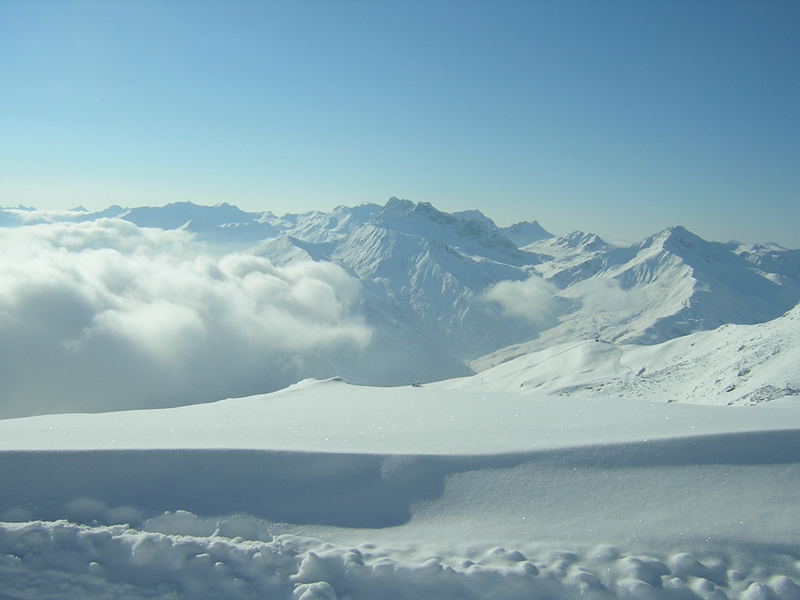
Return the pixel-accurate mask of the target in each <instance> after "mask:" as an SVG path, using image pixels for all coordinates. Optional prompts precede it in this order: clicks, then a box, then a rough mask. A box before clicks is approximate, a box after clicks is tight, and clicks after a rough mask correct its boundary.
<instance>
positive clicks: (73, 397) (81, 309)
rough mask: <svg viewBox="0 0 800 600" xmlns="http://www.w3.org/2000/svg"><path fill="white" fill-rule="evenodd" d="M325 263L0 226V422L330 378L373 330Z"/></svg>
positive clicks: (123, 234) (99, 226) (130, 234)
mask: <svg viewBox="0 0 800 600" xmlns="http://www.w3.org/2000/svg"><path fill="white" fill-rule="evenodd" d="M360 295H361V287H360V283H359V282H358V281H357V280H356V279H355V278H353V277H352V276H350V275H349V274H347V273H346V272H345V271H344V270H343V269H341V268H340V267H338V266H336V265H334V264H332V263H314V262H308V263H299V264H294V265H290V266H286V267H276V266H275V265H273V264H272V263H271V262H270V261H269V260H267V259H265V258H261V257H256V256H251V255H246V254H230V255H227V256H223V257H221V258H218V257H214V256H211V255H209V254H207V253H205V252H204V251H203V246H201V245H199V244H196V243H195V242H194V241H193V240H192V238H191V235H190V234H187V233H186V232H183V231H162V230H157V229H145V228H139V227H137V226H135V225H133V224H131V223H128V222H125V221H120V220H108V219H106V220H98V221H93V222H89V223H81V224H74V223H56V224H46V225H35V226H29V227H21V228H18V229H0V357H2V359H0V381H2V396H1V397H0V416H3V417H8V416H18V415H29V414H38V413H43V412H67V411H97V410H113V409H120V408H139V407H154V406H175V405H180V404H186V403H194V402H204V401H211V400H218V399H221V398H225V397H230V396H238V395H245V394H250V393H257V392H263V391H270V390H274V389H277V388H279V387H283V386H285V385H288V384H289V383H292V382H294V381H296V380H298V379H300V378H303V377H309V376H319V377H322V376H329V375H334V374H337V373H336V371H337V365H341V364H343V362H345V361H347V359H348V357H349V356H350V355H351V354H356V353H358V352H359V351H361V350H363V349H364V348H365V347H366V346H367V344H368V343H369V341H370V338H371V334H372V332H371V330H370V328H369V327H367V326H366V325H365V322H364V320H363V319H362V317H361V316H360V315H359V314H358V313H357V311H356V310H355V307H356V306H357V304H358V301H359V299H360Z"/></svg>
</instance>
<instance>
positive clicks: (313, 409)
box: [0, 380, 800, 598]
mask: <svg viewBox="0 0 800 600" xmlns="http://www.w3.org/2000/svg"><path fill="white" fill-rule="evenodd" d="M0 444H1V446H0V447H1V448H2V449H1V450H0V478H2V480H3V481H5V482H8V483H10V484H11V485H6V486H4V487H3V488H2V489H1V490H0V518H2V519H4V520H6V521H17V523H6V524H3V525H2V526H0V554H2V555H3V556H5V558H4V559H3V562H2V563H0V578H3V579H0V581H4V583H5V582H6V581H8V582H10V584H11V583H13V585H14V586H20V587H19V591H18V592H14V593H18V594H19V595H21V596H23V597H24V594H26V593H29V594H30V593H33V594H35V593H39V592H37V591H36V590H40V591H41V590H46V591H52V590H53V589H56V588H58V589H62V588H63V589H64V590H65V592H64V593H66V594H73V596H72V597H93V596H92V594H94V597H102V596H103V594H109V593H111V592H112V590H113V591H114V593H123V594H126V597H127V596H130V597H149V596H147V594H153V595H154V596H155V597H170V596H169V594H177V595H178V597H189V596H191V595H192V594H204V595H206V596H208V597H234V598H238V597H242V598H246V597H257V596H258V595H259V594H261V595H263V594H267V595H270V597H278V598H281V597H284V598H291V597H301V596H302V595H303V594H311V595H310V596H309V597H325V594H327V595H328V597H340V596H342V595H344V596H348V595H349V597H351V598H373V597H376V595H379V596H380V597H384V598H406V597H409V598H410V597H420V595H421V597H447V596H458V597H476V598H478V597H486V595H492V594H495V593H499V594H508V595H507V596H505V595H504V596H503V597H523V596H526V595H531V594H537V593H547V594H552V595H555V596H565V597H570V596H573V595H579V594H581V590H583V591H584V592H586V591H587V590H588V591H589V592H591V593H593V592H595V591H596V592H598V593H600V592H602V593H612V594H614V595H619V596H626V597H628V596H632V597H640V596H641V597H644V596H647V595H648V594H649V596H648V597H672V594H674V593H676V592H675V591H674V590H675V589H681V590H684V592H685V589H684V588H689V587H692V586H694V588H696V589H698V590H700V591H701V592H704V593H707V594H711V593H712V592H714V591H715V590H723V591H725V593H727V594H734V595H741V596H742V597H745V596H744V594H756V593H769V592H770V591H771V592H772V593H776V594H777V593H778V591H777V590H778V589H780V590H783V592H782V593H791V591H792V590H793V589H794V588H793V587H792V586H793V585H794V583H795V581H796V580H797V578H798V572H797V566H796V564H794V563H793V562H792V559H791V556H792V551H791V548H793V547H795V546H796V544H797V543H798V542H800V539H798V538H799V537H800V536H798V532H797V530H796V528H794V527H792V526H791V524H792V523H796V522H797V520H798V519H799V518H800V506H798V505H797V502H796V498H797V497H798V494H800V477H798V474H799V473H798V464H799V463H800V412H798V410H797V405H796V404H795V403H793V402H788V401H774V402H771V403H768V404H765V405H760V406H756V407H741V408H737V407H718V406H698V405H691V404H669V403H664V402H661V403H653V402H644V401H632V400H621V399H614V398H611V397H602V396H594V397H592V398H588V397H587V398H571V397H552V396H535V395H534V396H524V395H520V394H511V393H502V392H493V393H478V392H469V391H454V390H442V389H437V388H436V387H435V386H423V387H411V386H405V387H402V388H370V387H361V386H352V385H349V384H347V383H346V382H343V381H340V380H327V381H314V380H307V381H304V382H301V383H299V384H297V385H295V386H291V387H290V388H288V389H286V390H283V391H279V392H275V393H272V394H268V395H261V396H254V397H248V398H241V399H230V400H225V401H221V402H216V403H212V404H204V405H193V406H185V407H179V408H173V409H159V410H147V411H126V412H118V413H106V414H92V415H80V414H73V415H46V416H39V417H28V418H23V419H9V420H4V421H0ZM40 519H41V520H40ZM121 523H124V524H125V525H121ZM793 560H795V561H796V558H795V559H793ZM734 571H739V572H740V573H739V574H736V575H734V574H733V572H734ZM34 574H35V575H34ZM67 575H70V577H67ZM770 582H771V583H770ZM756 584H758V586H762V587H755V588H754V587H753V586H754V585H756ZM770 585H772V586H773V587H768V586H770ZM31 590H33V591H31ZM787 590H788V592H787ZM41 593H42V594H44V593H45V592H44V591H41ZM137 594H138V595H139V596H137ZM159 594H161V596H159ZM292 594H294V596H292ZM314 594H316V596H315V595H314ZM332 594H336V596H333V595H332ZM701 596H702V594H701ZM12 597H14V596H12ZM64 597H70V596H69V595H67V596H64ZM173 597H174V596H173ZM703 597H705V596H703Z"/></svg>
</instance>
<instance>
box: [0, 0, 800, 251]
mask: <svg viewBox="0 0 800 600" xmlns="http://www.w3.org/2000/svg"><path fill="white" fill-rule="evenodd" d="M798 32H800V2H798V1H797V0H790V1H787V2H776V1H769V0H766V1H763V2H761V1H756V0H753V1H748V2H737V1H724V2H723V1H720V2H711V1H702V0H698V1H681V2H677V1H676V2H669V1H655V0H653V1H652V2H650V1H638V0H637V1H635V2H622V1H618V2H617V1H594V0H591V1H585V2H578V1H575V2H570V1H552V2H550V1H547V2H545V1H541V2H537V1H533V0H530V1H525V2H515V1H503V0H501V1H498V2H495V1H489V0H486V1H484V2H475V1H469V0H466V1H438V0H408V1H405V0H400V1H389V0H386V1H377V2H370V1H367V0H363V1H357V2H333V1H322V0H317V1H310V0H309V1H302V0H300V1H293V2H289V1H286V2H267V1H254V2H235V1H224V2H222V1H220V2H202V1H191V2H189V1H186V2H184V1H180V0H170V1H161V0H159V1H153V2H148V1H137V2H132V1H131V2H121V1H110V2H109V1H105V0H104V1H98V2H83V1H76V2H70V1H68V0H58V1H53V2H48V1H42V0H36V1H29V0H22V1H15V0H0V86H1V88H2V89H1V91H0V205H5V206H8V205H16V204H19V203H24V204H32V205H34V206H37V207H40V208H48V207H64V208H66V207H69V206H74V205H77V204H83V205H85V206H87V207H89V208H102V207H105V206H108V205H109V204H112V203H118V204H123V205H128V206H134V205H158V204H164V203H167V202H172V201H183V200H193V201H195V202H197V203H202V204H211V203H216V202H222V201H226V202H231V203H234V204H237V205H239V206H241V207H242V208H245V209H250V210H266V209H269V210H272V211H274V212H278V213H281V212H286V211H303V210H309V209H312V208H319V209H327V208H331V207H333V206H335V205H338V204H359V203H364V202H378V203H382V202H384V201H385V200H386V198H388V197H389V196H391V195H396V196H400V197H404V198H408V199H411V200H414V201H428V202H432V203H433V204H434V205H436V206H437V207H439V208H441V209H443V210H457V209H467V208H480V209H481V210H483V211H484V212H485V213H487V214H488V215H489V216H491V217H493V218H495V220H496V221H498V222H499V223H500V224H508V223H511V222H513V221H517V220H521V219H533V218H536V219H539V220H540V222H541V223H542V224H543V225H544V226H545V227H547V228H549V229H551V230H552V231H554V232H556V233H565V232H567V231H570V230H572V229H584V230H589V231H595V232H598V233H601V234H605V235H607V236H609V237H612V238H620V239H629V240H633V239H638V238H640V237H643V236H644V235H647V234H649V233H652V232H654V231H655V230H658V229H661V228H663V227H666V226H669V225H674V224H682V225H685V226H686V227H688V228H689V229H692V230H693V231H695V232H696V233H698V234H700V235H702V236H703V237H706V238H709V239H718V240H727V239H731V238H736V239H741V240H743V241H766V240H774V241H777V242H779V243H782V244H784V245H788V246H791V247H800V81H799V80H800V33H798Z"/></svg>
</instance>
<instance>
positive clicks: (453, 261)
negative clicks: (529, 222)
mask: <svg viewBox="0 0 800 600" xmlns="http://www.w3.org/2000/svg"><path fill="white" fill-rule="evenodd" d="M487 221H488V220H487ZM271 222H272V223H273V224H275V225H276V226H281V225H282V226H284V227H286V228H287V231H289V232H291V235H283V236H281V237H280V238H275V239H271V240H266V241H265V242H263V243H262V244H260V245H259V246H258V247H256V248H255V249H254V250H253V252H254V253H255V254H257V255H260V256H265V257H268V258H270V259H271V260H272V261H273V262H275V263H277V264H287V263H290V262H297V261H299V260H330V261H333V262H335V263H337V264H339V265H341V266H343V267H344V268H345V269H347V270H348V271H349V272H350V273H352V274H353V275H354V276H356V277H357V278H358V279H359V280H360V281H361V282H362V286H363V298H364V299H363V305H362V311H363V313H364V314H365V315H366V317H367V319H368V323H369V324H370V325H371V326H372V327H373V329H374V331H375V340H374V349H373V350H370V354H372V355H374V356H375V357H374V358H372V359H369V361H368V362H370V368H369V372H370V378H369V379H368V380H364V376H363V373H362V374H359V373H350V374H347V375H345V376H346V377H348V379H350V380H352V381H355V382H367V381H369V382H371V383H374V382H375V381H376V378H375V373H377V372H380V373H382V377H385V378H388V381H391V382H397V383H401V382H403V383H407V382H408V381H409V380H411V381H413V380H417V379H419V380H423V381H430V380H434V379H439V378H441V377H442V376H457V375H460V374H465V373H468V372H469V370H468V368H467V367H466V365H465V363H464V361H465V360H468V359H471V358H475V357H477V356H480V355H482V354H485V353H486V352H490V351H492V350H494V349H497V348H499V347H502V346H506V345H508V344H510V343H514V342H516V341H522V340H524V339H528V338H529V337H531V336H534V335H535V334H536V332H537V331H538V329H539V328H538V327H536V326H534V325H532V324H531V323H529V322H526V321H525V320H523V319H519V318H513V317H512V318H509V317H508V316H507V315H505V314H503V313H502V311H501V310H500V309H499V307H497V306H496V305H493V304H492V303H490V302H488V301H486V300H485V298H484V296H483V293H484V291H485V290H486V289H487V288H488V287H490V286H492V285H494V284H496V283H498V282H501V281H508V280H512V281H520V280H525V279H527V278H528V277H530V276H531V274H532V272H531V267H532V266H533V265H534V264H536V262H537V261H538V259H537V257H536V255H535V254H532V253H528V252H522V251H520V250H519V249H518V248H517V247H516V246H515V245H514V244H512V243H511V242H510V241H509V240H507V239H506V238H504V237H503V236H501V235H500V234H499V233H498V231H497V227H495V226H493V224H491V222H489V223H486V222H481V221H475V220H470V219H462V218H458V217H455V216H453V215H449V214H447V213H443V212H441V211H438V210H437V209H435V208H434V207H433V206H431V205H430V204H427V203H419V204H415V203H412V202H409V201H408V200H400V199H397V198H392V199H390V200H389V201H388V202H387V204H386V206H384V207H379V210H375V208H374V206H372V205H368V206H367V207H357V210H353V209H346V208H344V207H341V208H339V209H337V210H336V214H335V215H329V216H328V217H325V216H323V214H321V213H316V214H308V215H292V216H291V217H290V218H289V219H286V218H285V217H284V218H282V219H274V220H272V221H271ZM311 223H314V224H315V226H314V227H312V226H310V224H311ZM298 236H304V237H305V239H300V237H298ZM388 352H394V353H396V354H395V356H394V358H392V360H381V361H379V360H378V359H377V358H376V357H386V355H387V353H388ZM362 359H364V360H367V357H366V356H365V357H362ZM378 362H380V363H381V364H380V365H379V364H377V363H378Z"/></svg>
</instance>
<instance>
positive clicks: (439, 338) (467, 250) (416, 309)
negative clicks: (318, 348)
mask: <svg viewBox="0 0 800 600" xmlns="http://www.w3.org/2000/svg"><path fill="white" fill-rule="evenodd" d="M101 218H116V219H123V220H126V221H129V222H132V223H134V224H136V225H138V226H140V227H156V228H161V229H183V230H186V231H188V232H191V233H192V234H193V235H194V236H195V238H196V239H197V240H199V241H201V242H204V243H205V244H206V246H207V247H208V248H212V249H218V250H219V251H221V252H229V251H239V252H249V253H253V254H256V255H258V256H262V257H266V258H269V259H270V260H271V261H272V262H273V263H275V264H276V265H288V264H292V263H296V262H298V261H331V262H333V263H336V264H338V265H340V266H341V267H343V268H344V269H345V270H346V271H347V272H348V273H350V274H351V275H352V276H353V277H356V278H357V279H358V280H359V281H360V283H361V286H362V294H361V299H360V304H359V306H358V309H359V311H360V312H361V313H362V314H363V315H364V318H365V319H366V322H367V324H368V325H369V326H370V327H371V328H372V330H373V338H372V342H371V344H370V346H369V347H368V348H366V349H364V350H363V351H360V352H359V353H358V355H356V356H353V355H352V354H348V355H347V360H344V359H343V360H342V361H340V362H336V361H333V363H332V364H331V365H330V372H325V373H309V375H310V376H330V375H342V376H344V377H346V378H347V379H348V380H350V381H353V382H354V383H365V384H380V385H395V384H402V383H408V382H410V381H417V380H419V381H433V380H440V379H445V378H449V377H458V376H465V375H469V374H471V373H474V372H478V371H483V370H485V369H489V368H491V367H494V366H496V365H499V364H501V363H504V362H507V361H509V360H512V359H515V358H517V357H521V356H523V355H530V354H531V353H536V352H541V351H544V350H545V349H548V348H556V347H560V345H561V344H576V343H583V342H584V341H586V340H589V341H592V342H594V341H595V340H597V341H600V342H603V343H605V344H613V345H620V344H623V345H628V346H630V345H653V344H659V343H662V342H666V341H668V340H672V339H675V338H679V337H683V336H686V335H688V334H692V333H695V332H700V331H709V330H713V329H715V328H718V327H720V326H721V325H724V324H726V323H737V324H753V323H762V322H765V321H769V320H771V319H775V318H777V317H779V316H780V315H782V314H783V313H785V312H786V311H788V310H790V309H791V308H792V307H794V306H795V305H796V304H797V303H798V301H800V251H799V250H790V249H786V248H782V247H780V246H777V245H775V244H761V245H751V246H748V245H743V244H738V243H735V242H728V243H719V242H709V241H706V240H703V239H702V238H700V237H698V236H697V235H695V234H693V233H691V232H690V231H687V230H686V229H685V228H683V227H680V226H676V227H669V228H667V229H664V230H662V231H659V232H657V233H655V234H653V235H651V236H649V237H647V238H645V239H644V240H642V241H640V242H638V243H635V244H631V245H620V244H615V243H609V242H606V241H604V240H603V239H601V238H600V237H599V236H598V235H596V234H594V233H586V232H572V233H569V234H567V235H564V236H554V235H553V234H551V233H549V232H548V231H546V230H545V229H544V228H543V227H542V226H541V225H540V224H539V223H538V222H536V221H531V222H521V223H517V224H515V225H512V226H510V227H499V226H497V225H496V224H495V223H494V222H493V221H492V220H491V219H490V218H488V217H486V216H485V215H483V214H482V213H481V212H480V211H477V210H467V211H460V212H454V213H446V212H442V211H439V210H437V209H436V208H435V207H433V206H432V205H431V204H429V203H425V202H422V203H413V202H410V201H408V200H401V199H398V198H391V199H390V200H389V201H388V202H387V203H386V204H385V205H384V206H380V205H377V204H366V205H361V206H356V207H346V206H340V207H338V208H335V209H334V210H332V211H330V212H321V211H313V212H308V213H301V214H285V215H282V216H277V215H274V214H273V213H271V212H260V213H255V212H246V211H242V210H240V209H239V208H237V207H235V206H232V205H230V204H225V203H223V204H219V205H216V206H199V205H196V204H192V203H188V202H184V203H175V204H169V205H166V206H163V207H139V208H122V207H119V206H112V207H110V208H108V209H105V210H103V211H99V212H90V211H87V210H85V209H82V208H76V209H73V210H70V211H36V210H34V209H31V208H28V207H18V208H5V209H0V225H2V226H6V227H13V226H21V225H31V224H37V223H48V222H63V221H68V222H70V221H71V222H85V221H91V220H95V219H101ZM628 346H626V347H628ZM334 371H335V372H334Z"/></svg>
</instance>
